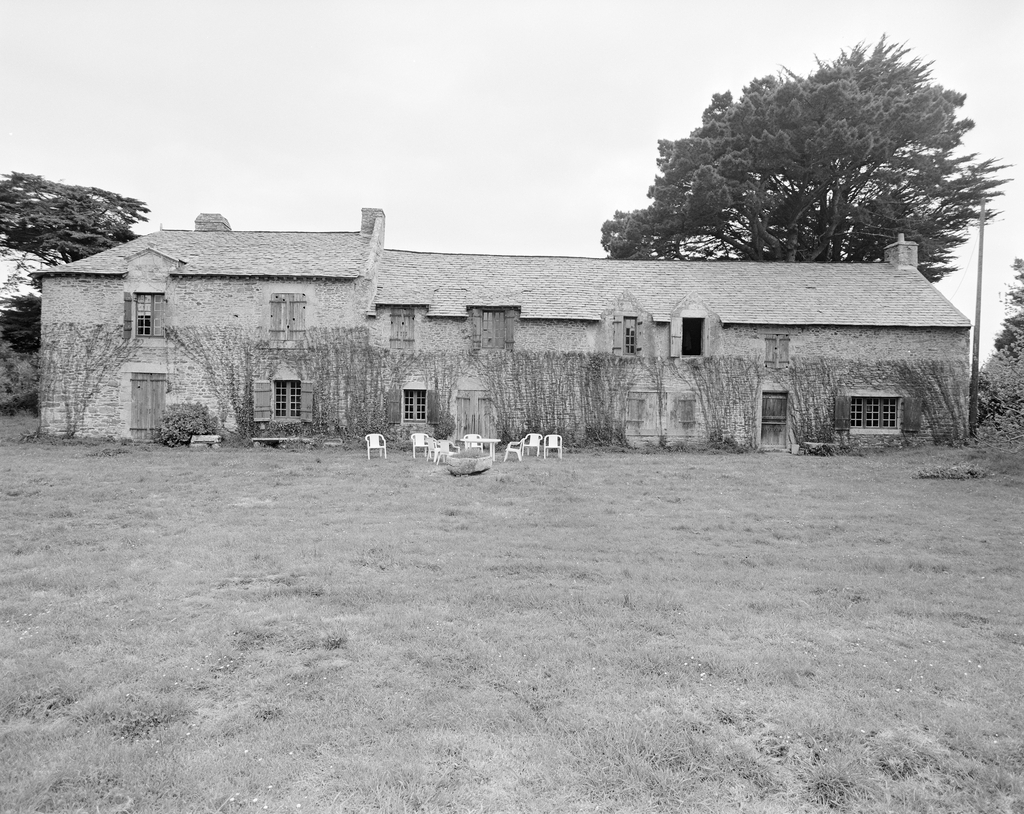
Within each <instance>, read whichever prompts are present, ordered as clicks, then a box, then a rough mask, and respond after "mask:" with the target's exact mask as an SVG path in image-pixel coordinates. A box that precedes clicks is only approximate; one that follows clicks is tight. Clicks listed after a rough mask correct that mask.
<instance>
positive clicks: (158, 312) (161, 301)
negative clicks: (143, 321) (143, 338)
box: [152, 294, 167, 336]
mask: <svg viewBox="0 0 1024 814" xmlns="http://www.w3.org/2000/svg"><path fill="white" fill-rule="evenodd" d="M166 313H167V299H166V298H165V297H164V295H163V294H154V295H153V334H152V335H153V336H163V335H164V324H165V322H166Z"/></svg>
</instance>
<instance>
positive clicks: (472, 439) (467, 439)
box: [462, 432, 484, 449]
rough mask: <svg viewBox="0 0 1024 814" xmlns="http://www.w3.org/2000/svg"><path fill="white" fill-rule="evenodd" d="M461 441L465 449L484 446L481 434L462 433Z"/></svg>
mask: <svg viewBox="0 0 1024 814" xmlns="http://www.w3.org/2000/svg"><path fill="white" fill-rule="evenodd" d="M462 443H463V444H465V445H466V449H471V448H473V447H479V448H480V449H483V448H484V445H483V436H482V435H477V434H476V433H473V432H471V433H469V435H463V436H462Z"/></svg>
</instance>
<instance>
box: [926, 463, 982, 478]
mask: <svg viewBox="0 0 1024 814" xmlns="http://www.w3.org/2000/svg"><path fill="white" fill-rule="evenodd" d="M985 474H986V473H985V470H983V469H981V468H980V467H978V466H975V465H974V464H969V463H962V464H953V465H952V466H939V467H936V468H935V469H922V470H921V471H920V472H918V473H917V475H916V477H918V478H937V479H940V480H971V479H972V478H983V477H985Z"/></svg>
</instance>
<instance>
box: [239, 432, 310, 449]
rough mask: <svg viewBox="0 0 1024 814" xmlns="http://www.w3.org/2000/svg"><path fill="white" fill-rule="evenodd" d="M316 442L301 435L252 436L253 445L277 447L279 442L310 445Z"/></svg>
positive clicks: (279, 444)
mask: <svg viewBox="0 0 1024 814" xmlns="http://www.w3.org/2000/svg"><path fill="white" fill-rule="evenodd" d="M315 443H316V442H315V441H314V440H313V439H312V438H302V437H301V436H296V435H293V436H286V437H283V438H253V439H252V445H253V446H254V447H279V446H281V444H307V445H312V444H315Z"/></svg>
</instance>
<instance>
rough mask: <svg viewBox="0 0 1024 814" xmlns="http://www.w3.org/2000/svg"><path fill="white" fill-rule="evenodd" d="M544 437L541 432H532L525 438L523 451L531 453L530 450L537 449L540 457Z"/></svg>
mask: <svg viewBox="0 0 1024 814" xmlns="http://www.w3.org/2000/svg"><path fill="white" fill-rule="evenodd" d="M543 438H544V436H543V435H541V434H540V433H539V432H531V433H529V434H528V435H527V436H526V437H525V438H524V439H523V452H525V453H526V454H527V455H529V450H531V449H533V450H536V451H537V457H538V458H539V457H540V443H541V440H542V439H543Z"/></svg>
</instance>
